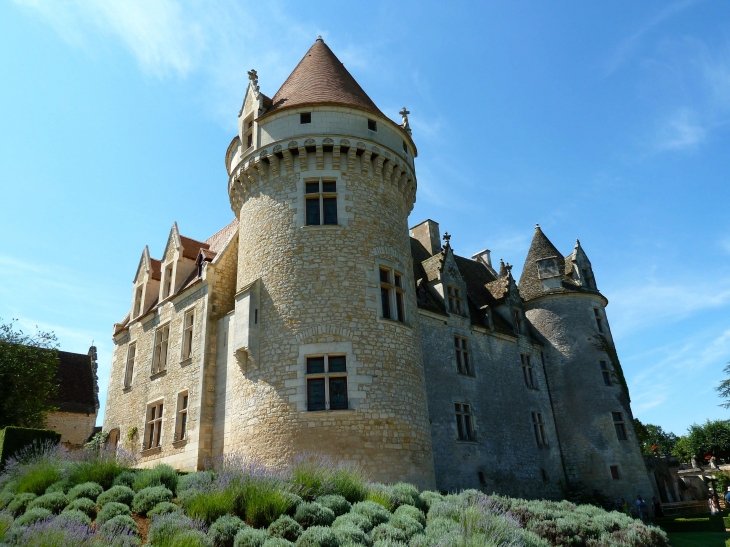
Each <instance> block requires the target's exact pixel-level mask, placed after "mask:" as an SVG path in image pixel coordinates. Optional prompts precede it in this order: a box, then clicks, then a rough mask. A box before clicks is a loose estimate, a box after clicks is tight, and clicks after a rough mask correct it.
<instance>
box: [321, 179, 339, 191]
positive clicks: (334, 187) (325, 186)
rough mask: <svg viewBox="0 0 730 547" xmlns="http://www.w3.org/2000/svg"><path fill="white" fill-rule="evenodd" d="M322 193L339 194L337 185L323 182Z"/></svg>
mask: <svg viewBox="0 0 730 547" xmlns="http://www.w3.org/2000/svg"><path fill="white" fill-rule="evenodd" d="M322 191H323V192H337V183H336V182H333V181H329V182H326V181H324V180H323V181H322Z"/></svg>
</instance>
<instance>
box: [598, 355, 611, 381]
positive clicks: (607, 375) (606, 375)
mask: <svg viewBox="0 0 730 547" xmlns="http://www.w3.org/2000/svg"><path fill="white" fill-rule="evenodd" d="M599 363H600V366H601V376H603V384H604V385H606V386H610V385H611V384H612V382H611V371H610V370H609V369H608V363H607V362H606V361H600V362H599Z"/></svg>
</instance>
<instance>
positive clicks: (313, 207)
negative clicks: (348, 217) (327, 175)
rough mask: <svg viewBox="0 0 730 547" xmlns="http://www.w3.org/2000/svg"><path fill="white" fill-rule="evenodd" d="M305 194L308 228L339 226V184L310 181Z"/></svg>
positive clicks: (331, 181) (328, 181) (330, 181)
mask: <svg viewBox="0 0 730 547" xmlns="http://www.w3.org/2000/svg"><path fill="white" fill-rule="evenodd" d="M304 192H305V194H306V196H305V201H306V215H307V226H319V225H322V224H324V225H337V182H336V181H333V180H317V181H309V182H306V183H305V189H304Z"/></svg>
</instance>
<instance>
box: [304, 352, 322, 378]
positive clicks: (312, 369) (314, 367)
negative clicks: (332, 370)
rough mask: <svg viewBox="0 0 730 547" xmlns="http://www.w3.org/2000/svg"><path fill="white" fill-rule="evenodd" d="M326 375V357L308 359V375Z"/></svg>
mask: <svg viewBox="0 0 730 547" xmlns="http://www.w3.org/2000/svg"><path fill="white" fill-rule="evenodd" d="M322 373H324V356H322V357H307V374H322Z"/></svg>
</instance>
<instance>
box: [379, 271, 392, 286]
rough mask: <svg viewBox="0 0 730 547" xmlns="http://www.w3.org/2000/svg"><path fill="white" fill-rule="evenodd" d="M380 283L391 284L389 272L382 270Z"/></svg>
mask: <svg viewBox="0 0 730 547" xmlns="http://www.w3.org/2000/svg"><path fill="white" fill-rule="evenodd" d="M380 282H381V283H390V279H389V276H388V270H380Z"/></svg>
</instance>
